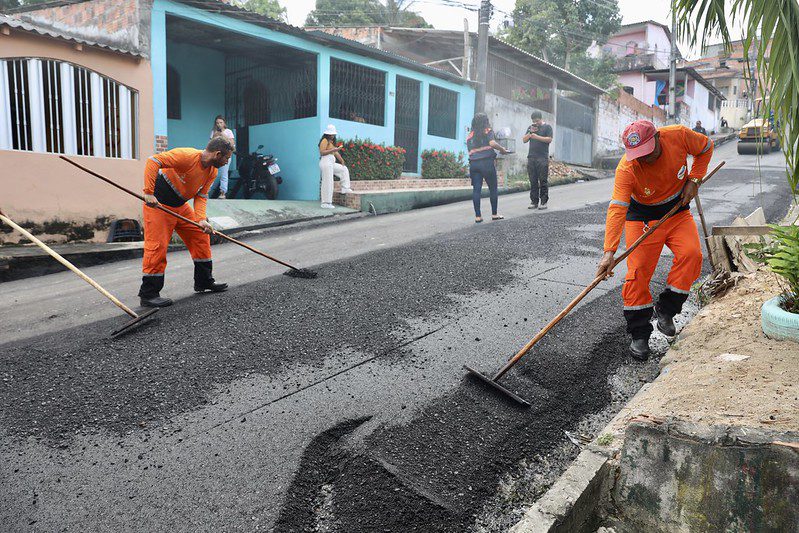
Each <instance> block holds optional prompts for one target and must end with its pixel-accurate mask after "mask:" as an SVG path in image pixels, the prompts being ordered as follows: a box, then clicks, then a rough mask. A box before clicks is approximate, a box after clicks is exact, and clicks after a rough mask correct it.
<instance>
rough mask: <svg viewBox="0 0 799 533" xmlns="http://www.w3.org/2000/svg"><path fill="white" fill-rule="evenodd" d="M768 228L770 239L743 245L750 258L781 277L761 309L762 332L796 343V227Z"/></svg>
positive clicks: (798, 332)
mask: <svg viewBox="0 0 799 533" xmlns="http://www.w3.org/2000/svg"><path fill="white" fill-rule="evenodd" d="M771 228H772V232H771V234H770V237H771V239H770V241H769V242H761V243H753V244H747V245H745V246H746V248H747V249H748V251H749V253H748V255H749V256H750V257H751V258H752V259H754V260H756V261H759V262H761V263H763V264H766V265H768V267H769V268H770V269H771V271H772V272H774V273H775V274H777V275H778V276H779V277H780V279H781V284H780V285H781V287H780V288H781V289H782V292H781V294H780V295H779V296H775V297H774V298H772V299H770V300H768V301H767V302H765V303H764V304H763V307H762V308H761V310H760V320H761V323H762V325H763V333H765V334H766V336H767V337H769V338H771V339H784V340H793V341H796V342H799V226H777V225H774V224H772V225H771Z"/></svg>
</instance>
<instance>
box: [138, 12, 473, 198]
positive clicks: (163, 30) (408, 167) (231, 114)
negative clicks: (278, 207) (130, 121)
mask: <svg viewBox="0 0 799 533" xmlns="http://www.w3.org/2000/svg"><path fill="white" fill-rule="evenodd" d="M149 30H150V62H151V68H152V74H153V119H154V132H155V140H156V147H157V150H161V149H164V148H165V147H169V148H173V147H177V146H194V147H203V146H204V145H205V143H206V142H207V141H208V138H209V136H210V133H211V127H212V125H213V121H214V117H215V116H216V115H223V116H225V118H226V119H227V123H228V127H229V128H230V129H231V130H233V132H234V134H235V136H236V144H237V150H238V152H239V153H244V152H248V151H254V150H255V149H256V148H257V147H258V146H259V145H263V146H264V148H263V150H262V151H263V153H269V154H274V155H275V156H276V157H277V158H278V163H279V165H280V167H281V169H282V172H281V175H282V176H283V184H282V185H281V188H280V198H281V199H285V200H316V199H318V198H319V166H318V160H319V158H318V151H317V143H318V141H319V138H320V136H321V132H322V130H323V129H324V128H325V127H326V126H327V125H328V124H334V125H335V126H336V128H337V129H338V132H339V138H341V139H346V138H354V137H359V138H362V139H363V138H369V139H371V140H372V141H374V142H378V143H385V144H389V145H397V146H402V147H403V148H405V149H406V150H407V154H406V163H405V168H404V169H403V170H404V172H405V173H407V174H410V175H413V174H419V173H420V171H421V152H422V151H423V150H425V149H446V150H453V151H455V152H461V151H465V141H466V135H467V133H468V125H469V123H470V121H471V118H472V114H473V110H474V99H475V91H474V88H473V86H472V85H471V84H470V83H469V82H467V81H465V80H463V79H462V78H459V77H456V76H454V75H452V74H450V73H447V72H444V71H441V70H438V69H434V68H431V67H427V66H425V65H422V64H419V63H416V62H414V61H411V60H409V59H406V58H403V57H400V56H398V55H395V54H391V53H388V52H383V51H380V50H378V49H376V48H373V47H370V46H366V45H362V44H359V43H357V42H354V41H349V40H347V39H343V38H340V37H336V36H332V35H328V34H325V33H321V32H308V31H304V30H302V29H299V28H295V27H293V26H289V25H286V24H282V23H279V22H276V21H274V20H271V19H268V18H265V17H262V16H260V15H257V14H254V13H251V12H248V11H245V10H242V9H239V8H237V7H235V6H230V5H228V4H225V3H222V2H218V1H215V0H211V1H200V0H180V1H179V0H155V1H154V3H153V7H152V12H151V25H150V28H149ZM234 166H235V161H234V164H233V165H232V166H231V171H232V172H231V175H232V177H235V176H236V173H235V171H234V170H233V168H234Z"/></svg>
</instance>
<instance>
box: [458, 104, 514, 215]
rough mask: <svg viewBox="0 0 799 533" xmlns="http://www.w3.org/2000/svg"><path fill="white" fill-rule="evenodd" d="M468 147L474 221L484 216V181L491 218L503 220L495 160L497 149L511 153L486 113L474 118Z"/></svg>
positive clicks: (467, 142)
mask: <svg viewBox="0 0 799 533" xmlns="http://www.w3.org/2000/svg"><path fill="white" fill-rule="evenodd" d="M466 147H467V148H468V149H469V177H470V178H471V179H472V203H473V204H474V221H475V223H480V222H482V221H483V217H482V215H481V213H480V196H481V195H482V192H483V181H485V182H486V185H488V192H489V197H490V199H491V220H502V219H503V218H505V217H503V216H502V215H500V214H498V213H497V207H498V206H497V204H498V203H499V198H498V192H497V167H496V164H495V163H494V161H495V160H496V158H497V152H496V151H497V150H499V151H500V152H501V153H503V154H507V153H509V152H508V150H506V149H505V148H504V147H503V146H502V145H500V144H499V143H498V142H497V141H496V139H495V138H494V130H492V129H491V124H489V123H488V116H487V115H486V114H485V113H477V114H476V115H475V116H474V118H473V119H472V131H471V132H469V136H468V137H467V138H466Z"/></svg>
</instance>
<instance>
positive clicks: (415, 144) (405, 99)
mask: <svg viewBox="0 0 799 533" xmlns="http://www.w3.org/2000/svg"><path fill="white" fill-rule="evenodd" d="M420 98H421V83H420V82H419V81H417V80H412V79H410V78H405V77H403V76H397V94H396V107H395V113H394V117H395V118H394V145H396V146H401V147H402V148H405V164H404V165H403V167H402V171H403V172H411V173H414V174H416V173H418V172H419V108H420Z"/></svg>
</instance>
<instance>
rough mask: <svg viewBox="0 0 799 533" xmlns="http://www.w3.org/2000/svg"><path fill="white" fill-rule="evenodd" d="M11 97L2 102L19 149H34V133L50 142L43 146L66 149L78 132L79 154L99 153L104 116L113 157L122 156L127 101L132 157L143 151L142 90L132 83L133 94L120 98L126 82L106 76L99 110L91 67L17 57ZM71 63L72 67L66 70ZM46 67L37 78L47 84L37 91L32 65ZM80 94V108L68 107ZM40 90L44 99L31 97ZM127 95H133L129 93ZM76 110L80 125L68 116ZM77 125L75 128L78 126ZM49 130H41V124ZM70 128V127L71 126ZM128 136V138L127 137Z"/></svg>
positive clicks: (9, 66)
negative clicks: (37, 113)
mask: <svg viewBox="0 0 799 533" xmlns="http://www.w3.org/2000/svg"><path fill="white" fill-rule="evenodd" d="M4 64H5V68H6V71H7V72H6V73H7V83H8V94H9V102H8V103H6V102H0V113H5V114H7V116H9V117H10V119H11V120H10V122H11V147H12V149H14V150H25V151H33V150H34V146H33V134H34V133H37V134H43V135H42V138H43V139H44V144H43V146H42V148H40V149H41V150H44V151H46V152H49V153H65V152H66V149H67V148H66V146H67V140H68V138H69V139H71V138H72V136H73V135H74V137H75V150H76V153H77V154H78V155H88V156H91V155H95V147H94V137H93V123H94V120H95V119H96V120H102V121H103V124H104V125H105V147H106V156H107V157H115V158H121V157H122V153H123V150H122V142H123V139H122V130H121V128H122V127H123V125H124V126H125V127H127V124H123V120H122V109H121V107H120V106H121V105H128V106H130V114H129V115H128V116H129V122H130V125H129V126H130V145H131V146H130V148H131V151H130V154H131V155H130V157H133V158H136V157H138V127H139V126H138V93H137V92H136V91H134V90H133V89H130V88H129V87H126V88H127V89H128V91H129V94H130V99H129V101H126V102H120V98H121V92H120V88H121V87H123V85H121V84H119V83H117V82H115V81H114V80H111V79H109V78H106V77H104V76H100V80H101V84H100V85H101V91H102V92H101V93H98V94H97V95H95V96H94V97H100V98H102V99H103V106H102V110H101V115H98V116H96V117H95V116H93V115H94V114H95V113H96V110H95V111H93V108H92V100H93V95H92V84H91V71H89V70H88V69H85V68H82V67H78V66H75V65H72V64H71V63H66V62H63V61H58V60H52V59H41V60H39V61H32V60H31V59H30V58H24V59H11V60H6V61H5V62H4ZM62 65H68V67H69V69H68V70H62ZM31 68H37V69H40V70H39V71H37V73H38V72H40V73H41V76H40V77H39V76H35V77H33V78H32V79H33V80H37V79H38V81H37V82H38V83H40V84H41V87H40V89H41V90H40V91H33V92H32V91H31V87H30V83H31V80H30V79H29V69H31ZM64 72H71V73H72V74H74V75H73V76H72V80H71V81H70V79H69V77H66V78H65V77H63V73H64ZM70 93H71V96H74V104H69V105H74V109H65V107H64V106H65V105H67V104H68V103H69V102H70ZM35 94H40V95H41V96H40V98H41V102H31V101H30V99H31V96H32V95H35ZM126 99H127V96H126ZM32 105H36V106H41V107H40V109H42V115H41V117H40V118H39V121H38V122H36V123H33V122H32V120H31V119H32V115H31V111H32ZM72 113H74V117H75V122H74V125H69V124H70V122H71V120H66V124H65V119H68V118H69V117H70V116H71V115H72ZM73 127H74V131H72V128H73ZM40 129H43V130H44V131H42V132H40V131H39V130H40ZM67 130H70V131H67ZM126 142H127V141H126Z"/></svg>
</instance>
